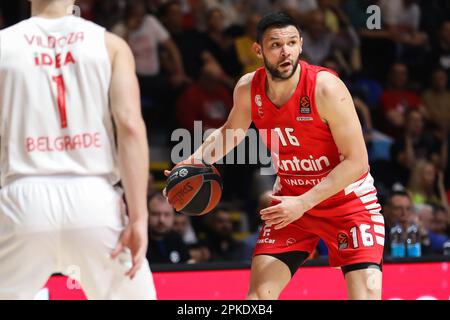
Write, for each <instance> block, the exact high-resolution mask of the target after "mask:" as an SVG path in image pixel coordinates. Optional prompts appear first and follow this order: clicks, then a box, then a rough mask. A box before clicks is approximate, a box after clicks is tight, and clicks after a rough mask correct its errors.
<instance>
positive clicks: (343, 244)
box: [337, 232, 348, 250]
mask: <svg viewBox="0 0 450 320" xmlns="http://www.w3.org/2000/svg"><path fill="white" fill-rule="evenodd" d="M337 242H338V247H339V250H343V249H347V248H348V237H347V235H346V234H345V233H343V232H339V234H338V236H337Z"/></svg>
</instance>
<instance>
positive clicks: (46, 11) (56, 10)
mask: <svg viewBox="0 0 450 320" xmlns="http://www.w3.org/2000/svg"><path fill="white" fill-rule="evenodd" d="M72 9H73V1H71V0H58V1H54V0H39V1H32V3H31V15H32V16H33V17H40V18H46V19H57V18H62V17H65V16H68V15H71V14H72Z"/></svg>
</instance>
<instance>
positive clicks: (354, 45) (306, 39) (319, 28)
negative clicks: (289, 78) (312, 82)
mask: <svg viewBox="0 0 450 320" xmlns="http://www.w3.org/2000/svg"><path fill="white" fill-rule="evenodd" d="M340 17H341V16H340ZM342 19H343V20H342V21H344V20H345V18H344V17H342ZM345 21H347V20H345ZM302 37H303V55H304V57H305V59H306V60H308V61H309V62H310V63H312V64H315V65H322V63H323V62H324V61H325V60H326V59H327V58H328V57H329V56H330V55H333V56H335V58H336V60H337V62H338V63H339V65H340V67H341V68H342V69H343V70H345V71H346V72H347V73H351V72H353V71H355V70H356V69H358V62H357V60H358V59H355V58H354V57H353V55H354V54H355V52H356V53H357V52H358V51H357V49H358V46H359V39H358V36H357V34H356V32H355V30H354V29H353V27H351V25H350V24H347V25H345V27H344V28H342V31H340V32H339V33H337V34H333V33H331V32H329V31H328V30H327V28H326V25H325V15H324V13H323V12H322V11H321V10H315V11H313V12H311V13H310V14H309V15H308V23H307V27H306V29H305V31H304V32H303V34H302ZM355 50H356V51H355Z"/></svg>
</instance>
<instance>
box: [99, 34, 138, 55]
mask: <svg viewBox="0 0 450 320" xmlns="http://www.w3.org/2000/svg"><path fill="white" fill-rule="evenodd" d="M105 43H106V48H107V49H108V55H109V58H110V61H111V63H113V62H114V59H115V57H116V55H117V54H118V53H122V54H125V55H131V56H132V52H131V49H130V47H129V46H128V44H127V43H126V41H125V40H124V39H122V38H121V37H119V36H118V35H115V34H114V33H111V32H108V31H106V32H105Z"/></svg>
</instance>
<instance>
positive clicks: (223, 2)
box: [203, 0, 245, 28]
mask: <svg viewBox="0 0 450 320" xmlns="http://www.w3.org/2000/svg"><path fill="white" fill-rule="evenodd" d="M203 1H204V3H205V8H206V10H211V9H218V10H220V11H221V12H222V14H223V25H224V27H225V28H228V27H230V26H233V25H243V24H244V23H245V12H244V9H245V5H244V4H245V0H203Z"/></svg>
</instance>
